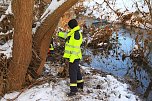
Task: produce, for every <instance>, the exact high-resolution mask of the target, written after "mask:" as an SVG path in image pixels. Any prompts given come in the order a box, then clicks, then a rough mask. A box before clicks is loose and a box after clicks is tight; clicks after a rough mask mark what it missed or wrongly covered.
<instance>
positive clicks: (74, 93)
mask: <svg viewBox="0 0 152 101" xmlns="http://www.w3.org/2000/svg"><path fill="white" fill-rule="evenodd" d="M75 95H76V92H70V93H67V96H68V97H71V96H75Z"/></svg>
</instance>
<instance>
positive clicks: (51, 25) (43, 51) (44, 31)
mask: <svg viewBox="0 0 152 101" xmlns="http://www.w3.org/2000/svg"><path fill="white" fill-rule="evenodd" d="M77 2H78V0H67V1H66V2H65V3H64V4H62V5H61V6H60V7H58V8H57V9H56V10H55V11H54V12H53V13H52V14H50V15H49V16H48V17H47V18H46V19H45V20H44V22H43V23H42V24H41V26H40V27H39V28H38V30H37V31H36V33H35V35H34V38H33V49H34V51H35V53H36V54H37V56H38V57H39V58H38V57H37V56H35V54H33V55H32V57H33V58H32V61H31V63H30V67H29V70H30V71H34V72H36V74H37V76H39V75H41V73H42V70H43V68H44V63H45V61H46V56H47V52H48V48H49V43H50V39H51V37H52V34H53V32H54V30H55V28H56V26H57V24H58V22H59V19H60V17H62V16H63V14H64V13H65V12H66V11H67V10H68V9H70V8H71V7H72V6H73V5H74V4H75V3H77Z"/></svg>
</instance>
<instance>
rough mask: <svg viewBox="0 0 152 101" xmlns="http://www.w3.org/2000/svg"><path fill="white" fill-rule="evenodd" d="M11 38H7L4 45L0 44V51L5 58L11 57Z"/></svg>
mask: <svg viewBox="0 0 152 101" xmlns="http://www.w3.org/2000/svg"><path fill="white" fill-rule="evenodd" d="M12 45H13V40H9V41H8V42H6V43H5V44H4V45H0V47H1V48H0V53H4V54H5V55H6V56H7V58H9V57H12Z"/></svg>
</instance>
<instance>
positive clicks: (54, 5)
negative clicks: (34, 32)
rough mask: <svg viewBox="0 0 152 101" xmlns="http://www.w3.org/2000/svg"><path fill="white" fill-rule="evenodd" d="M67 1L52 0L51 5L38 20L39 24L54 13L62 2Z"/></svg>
mask: <svg viewBox="0 0 152 101" xmlns="http://www.w3.org/2000/svg"><path fill="white" fill-rule="evenodd" d="M66 1H67V0H59V1H58V0H52V2H51V4H50V5H49V7H48V8H47V9H46V11H45V12H44V13H43V15H42V16H41V18H40V19H42V20H41V22H43V21H44V19H45V18H46V17H47V16H48V15H50V14H51V13H52V12H54V11H55V10H56V9H57V8H58V7H59V6H60V5H62V4H63V3H64V2H66Z"/></svg>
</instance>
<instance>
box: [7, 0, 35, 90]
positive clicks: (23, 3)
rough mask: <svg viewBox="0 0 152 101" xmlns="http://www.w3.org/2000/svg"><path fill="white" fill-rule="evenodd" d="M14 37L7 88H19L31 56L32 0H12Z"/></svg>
mask: <svg viewBox="0 0 152 101" xmlns="http://www.w3.org/2000/svg"><path fill="white" fill-rule="evenodd" d="M12 5H13V13H14V20H15V24H14V38H13V53H12V57H13V58H12V61H11V62H10V65H9V68H8V69H9V74H8V82H9V90H17V89H21V88H22V86H23V83H24V82H25V76H26V73H27V68H28V66H29V64H30V61H31V56H32V17H33V6H34V0H28V1H27V0H13V4H12Z"/></svg>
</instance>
